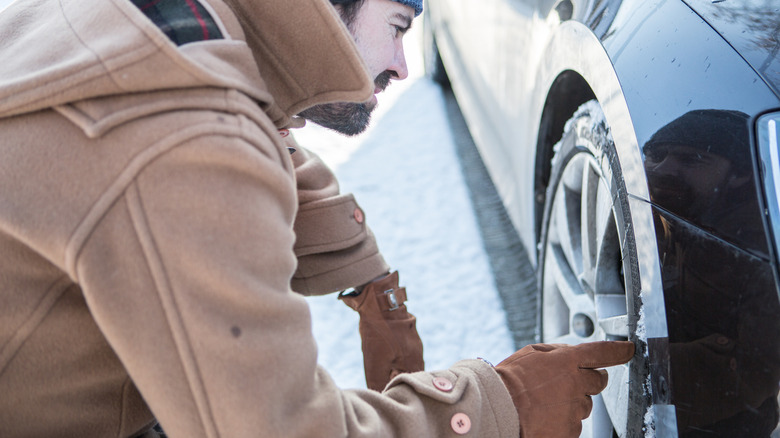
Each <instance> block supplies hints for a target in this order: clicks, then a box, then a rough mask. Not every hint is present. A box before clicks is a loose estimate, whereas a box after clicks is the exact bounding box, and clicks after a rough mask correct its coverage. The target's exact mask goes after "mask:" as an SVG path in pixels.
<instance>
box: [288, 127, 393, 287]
mask: <svg viewBox="0 0 780 438" xmlns="http://www.w3.org/2000/svg"><path fill="white" fill-rule="evenodd" d="M285 141H286V145H287V147H288V148H293V149H294V150H295V151H294V152H293V153H292V156H291V158H292V161H293V165H294V166H295V178H296V186H297V191H298V203H299V209H298V214H297V216H296V218H295V234H296V241H295V254H296V256H297V257H298V267H297V269H296V271H295V274H294V275H293V279H292V289H293V290H294V291H296V292H299V293H302V294H304V295H321V294H325V293H331V292H336V291H342V290H345V289H349V288H354V287H359V286H361V285H365V284H367V283H370V282H371V281H373V280H375V279H378V278H381V277H383V276H385V275H386V274H388V273H389V271H390V267H389V266H388V265H387V263H386V262H385V260H384V258H383V257H382V254H381V253H380V252H379V248H378V247H377V243H376V240H375V238H374V234H373V233H372V232H371V229H370V228H369V227H368V226H367V224H366V221H365V213H364V212H363V210H362V209H361V208H360V206H359V205H358V204H357V202H356V201H355V198H354V196H353V195H352V194H349V193H347V194H341V193H339V185H338V181H337V180H336V176H335V175H334V174H333V172H332V171H331V170H330V169H329V168H328V167H327V166H326V165H325V163H324V162H323V161H322V160H321V159H320V158H319V157H318V156H317V155H316V154H314V153H312V152H310V151H308V150H306V149H305V148H303V147H301V146H300V145H298V144H297V143H296V142H295V140H294V139H293V137H292V136H289V137H287V138H286V139H285Z"/></svg>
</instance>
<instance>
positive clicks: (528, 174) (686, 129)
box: [425, 0, 780, 437]
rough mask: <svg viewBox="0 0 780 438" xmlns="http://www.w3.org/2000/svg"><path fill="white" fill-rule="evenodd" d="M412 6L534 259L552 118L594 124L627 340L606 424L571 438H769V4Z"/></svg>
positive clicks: (774, 199) (772, 400)
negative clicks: (594, 116) (605, 169)
mask: <svg viewBox="0 0 780 438" xmlns="http://www.w3.org/2000/svg"><path fill="white" fill-rule="evenodd" d="M426 6H427V7H426V10H425V14H426V17H425V18H426V32H427V33H428V34H429V36H432V37H433V38H432V40H431V41H433V42H434V44H435V45H434V46H433V47H432V48H433V49H434V52H433V53H434V54H435V52H436V51H438V53H439V54H440V56H441V61H442V62H443V66H444V67H445V68H446V72H447V76H448V79H449V82H450V83H451V86H452V89H453V91H454V94H455V96H456V98H457V100H458V103H459V105H460V108H461V110H462V112H463V114H464V116H465V119H466V121H467V124H468V126H469V130H470V132H471V134H472V136H473V137H474V140H475V143H476V144H477V146H478V148H479V150H480V154H481V156H482V158H483V161H484V162H485V164H486V166H487V168H488V170H489V172H490V175H491V177H492V179H493V182H494V183H495V185H496V188H497V190H498V192H499V194H500V196H501V198H502V200H503V201H504V205H505V207H506V210H507V212H508V213H509V216H510V218H511V219H512V222H513V224H514V226H515V228H516V230H517V232H518V234H519V236H520V238H521V241H522V242H523V244H524V245H525V247H526V249H528V250H529V251H528V252H529V254H530V258H531V259H532V260H531V261H530V262H531V263H532V264H533V265H535V266H536V267H537V268H539V269H541V266H542V265H543V263H542V260H543V256H542V255H541V254H542V248H543V247H544V244H545V241H544V236H545V230H546V229H547V227H548V225H549V224H548V222H549V217H550V216H548V215H546V214H545V210H546V209H547V210H550V209H551V208H552V207H549V205H550V199H549V198H550V196H551V193H552V192H551V191H550V190H549V187H548V186H549V185H550V183H551V181H550V179H551V170H552V169H553V166H552V165H551V162H552V160H553V157H554V155H555V151H556V146H555V145H556V143H558V142H559V141H560V140H561V138H562V135H563V132H564V128H565V126H566V122H567V121H568V120H569V119H571V118H572V116H573V115H574V114H575V112H576V111H577V109H578V108H579V107H580V105H582V104H584V103H586V102H588V101H592V100H595V101H597V102H598V105H599V106H600V108H601V110H602V111H603V117H604V119H605V121H606V125H608V126H609V128H610V130H611V139H612V140H613V141H614V151H615V153H614V156H613V157H612V159H613V163H612V164H611V166H613V167H614V168H616V169H619V171H620V172H619V175H620V178H619V179H620V181H618V182H619V184H618V185H619V186H620V187H619V190H617V189H613V194H614V197H615V199H616V201H615V202H614V204H618V201H620V203H621V205H623V207H620V208H617V207H613V215H616V216H620V217H616V218H615V221H616V222H618V229H619V230H620V233H619V234H620V236H619V240H620V245H621V248H620V256H621V257H622V259H623V262H624V264H623V265H621V273H620V276H621V278H622V279H624V280H625V283H626V284H625V291H624V293H625V295H626V300H627V304H626V307H627V308H626V310H625V313H626V315H622V316H621V317H622V318H623V319H619V320H618V321H619V323H620V324H623V325H625V326H627V328H626V333H625V336H624V337H625V338H628V339H631V340H633V341H635V342H636V343H637V345H638V347H639V350H640V352H639V353H638V355H637V357H636V358H635V360H634V361H632V365H631V366H630V368H629V369H628V373H623V372H621V373H623V374H627V377H624V378H620V377H618V378H617V380H618V381H619V382H621V383H622V384H623V385H624V386H628V389H625V388H624V389H619V388H618V389H615V390H613V391H611V392H609V391H608V392H607V393H605V395H604V398H605V399H606V400H605V402H606V405H607V408H608V409H607V410H608V411H609V415H607V417H603V416H602V417H603V418H607V419H609V420H610V421H611V422H612V424H613V430H611V431H609V432H604V431H605V430H607V429H609V428H606V429H605V428H598V427H596V428H592V429H587V428H586V429H587V430H586V431H585V432H584V434H583V435H586V436H597V435H601V434H606V435H603V436H613V435H619V436H631V437H633V436H655V435H657V436H686V437H687V436H690V437H697V436H728V437H758V436H770V435H772V434H773V433H774V434H775V435H773V436H777V431H776V427H777V423H778V403H777V393H778V380H780V299H779V298H778V297H780V292H779V290H780V289H779V288H778V272H779V271H778V238H779V237H780V225H779V224H780V209H778V188H777V187H780V170H778V169H779V168H778V162H779V161H780V160H778V158H777V157H778V155H780V154H778V145H777V143H778V141H777V139H778V127H780V115H778V114H780V113H779V112H780V56H778V53H779V51H780V3H778V2H777V1H776V0H751V1H733V0H685V1H681V0H623V1H621V0H572V1H569V0H560V1H559V0H480V1H472V0H427V5H426ZM552 173H554V172H552ZM602 176H603V175H602ZM776 184H777V187H776V186H775V185H776ZM618 198H619V199H618ZM546 206H548V207H546ZM627 242H628V243H629V244H630V245H627ZM629 246H630V247H629ZM628 259H631V260H629V261H626V260H628ZM629 262H630V263H629ZM623 268H625V269H624V270H623ZM628 271H631V272H628ZM540 278H544V277H543V275H540ZM629 279H630V281H629ZM629 283H630V284H629ZM529 293H530V292H529ZM534 293H537V294H539V293H540V292H539V291H536V292H534ZM596 295H597V294H596ZM591 297H593V294H591ZM540 305H541V304H540ZM596 307H598V306H596ZM539 312H540V314H541V313H542V310H540V311H539ZM596 313H598V311H596ZM543 318H544V316H540V319H543ZM586 319H587V318H586ZM593 319H595V320H596V325H597V326H598V325H601V326H604V327H606V326H608V325H609V324H612V323H613V322H614V321H610V320H609V318H607V317H604V318H602V317H600V316H599V315H596V314H594V315H593ZM540 324H541V323H540ZM572 324H575V323H574V322H572ZM572 333H573V332H572ZM590 333H591V332H588V334H587V336H584V337H583V338H582V339H580V341H582V342H587V341H590V340H595V338H593V336H595V335H591V334H590ZM604 333H606V334H602V335H601V338H602V339H613V338H623V335H621V336H612V335H611V334H610V333H612V334H614V333H622V331H621V330H616V331H614V332H610V331H609V330H606V331H605V332H604ZM531 335H532V336H531ZM531 335H529V339H532V340H534V341H545V342H546V341H550V340H551V339H546V338H545V336H544V332H543V331H541V332H539V331H537V332H536V333H534V334H531ZM567 336H569V335H568V334H567ZM552 340H555V341H559V340H563V341H567V342H578V341H577V339H574V338H572V337H568V338H556V339H552ZM611 376H612V374H611ZM621 383H619V384H621ZM626 394H628V395H626ZM609 399H612V400H611V401H610V400H609ZM610 406H611V407H610ZM615 410H618V411H620V412H618V413H615V412H614V411H615ZM594 415H595V414H594ZM595 416H598V415H595ZM594 431H595V432H594ZM773 431H774V432H773Z"/></svg>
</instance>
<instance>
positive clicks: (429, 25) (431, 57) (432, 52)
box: [422, 2, 450, 88]
mask: <svg viewBox="0 0 780 438" xmlns="http://www.w3.org/2000/svg"><path fill="white" fill-rule="evenodd" d="M429 9H430V6H429V4H428V3H427V2H426V5H425V7H424V8H423V38H422V40H423V68H424V69H425V75H426V76H428V77H429V78H431V79H432V80H433V81H434V82H436V83H437V84H439V85H440V86H442V87H444V88H449V86H450V79H449V78H448V77H447V72H446V70H444V63H443V62H442V60H441V55H440V54H439V46H438V45H437V44H436V37H435V36H434V34H433V22H432V20H431V13H430V11H429Z"/></svg>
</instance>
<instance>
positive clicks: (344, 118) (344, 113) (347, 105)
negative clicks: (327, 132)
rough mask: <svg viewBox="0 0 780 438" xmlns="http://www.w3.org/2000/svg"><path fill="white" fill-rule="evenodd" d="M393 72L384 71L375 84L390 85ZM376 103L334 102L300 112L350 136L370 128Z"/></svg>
mask: <svg viewBox="0 0 780 438" xmlns="http://www.w3.org/2000/svg"><path fill="white" fill-rule="evenodd" d="M391 77H392V73H391V72H389V71H384V72H382V73H380V74H379V76H377V77H376V79H374V85H375V86H376V88H377V89H379V90H384V89H385V88H387V86H388V85H390V78H391ZM374 109H376V105H375V104H369V103H352V102H334V103H323V104H320V105H315V106H313V107H311V108H309V109H306V110H304V111H301V112H300V114H299V115H300V116H301V117H303V118H305V119H306V120H309V121H311V122H313V123H316V124H318V125H320V126H322V127H324V128H328V129H332V130H334V131H336V132H339V133H341V134H344V135H348V136H350V137H352V136H355V135H358V134H360V133H362V132H364V131H365V130H366V128H368V124H369V123H370V122H371V113H372V112H373V111H374Z"/></svg>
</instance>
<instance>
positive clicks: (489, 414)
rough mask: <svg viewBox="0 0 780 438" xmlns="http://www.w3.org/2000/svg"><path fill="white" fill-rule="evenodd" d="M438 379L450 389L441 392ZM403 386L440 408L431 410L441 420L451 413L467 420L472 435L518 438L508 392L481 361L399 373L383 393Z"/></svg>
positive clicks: (515, 417) (516, 424) (516, 420)
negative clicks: (443, 380) (472, 429)
mask: <svg viewBox="0 0 780 438" xmlns="http://www.w3.org/2000/svg"><path fill="white" fill-rule="evenodd" d="M438 379H445V380H446V382H448V385H449V384H451V386H448V387H447V388H446V389H444V390H443V389H442V386H441V384H440V383H439V384H437V380H438ZM439 381H440V380H439ZM403 385H408V386H410V387H411V388H412V389H413V390H414V391H415V392H417V393H418V394H420V395H423V396H425V397H424V398H427V399H430V400H433V401H435V402H436V404H438V405H440V406H442V407H439V408H434V409H435V411H436V412H437V413H438V417H440V418H441V421H450V419H451V417H453V418H454V415H455V414H458V415H465V416H467V417H469V418H470V421H471V423H472V425H473V426H474V428H475V429H476V430H474V431H475V432H476V433H477V435H476V436H490V437H499V438H517V437H518V436H519V435H520V420H519V419H518V417H517V410H516V409H515V406H514V403H513V402H512V397H511V396H510V395H509V391H508V390H507V389H506V386H505V385H504V382H503V381H502V380H501V377H499V375H498V373H497V372H496V371H495V369H494V368H493V367H492V366H491V365H489V364H488V363H486V362H484V361H482V360H478V359H468V360H462V361H459V362H457V363H456V364H455V365H453V366H452V367H451V368H450V369H448V370H444V371H434V372H419V373H411V374H400V375H399V376H397V377H396V378H394V379H393V380H392V381H390V383H389V384H388V386H387V388H386V389H385V393H387V394H391V393H392V392H393V389H394V388H396V387H402V386H403ZM399 389H400V388H399ZM446 406H449V407H446Z"/></svg>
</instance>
